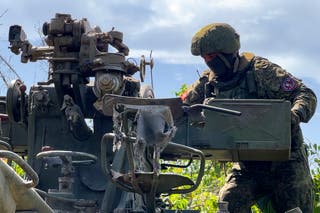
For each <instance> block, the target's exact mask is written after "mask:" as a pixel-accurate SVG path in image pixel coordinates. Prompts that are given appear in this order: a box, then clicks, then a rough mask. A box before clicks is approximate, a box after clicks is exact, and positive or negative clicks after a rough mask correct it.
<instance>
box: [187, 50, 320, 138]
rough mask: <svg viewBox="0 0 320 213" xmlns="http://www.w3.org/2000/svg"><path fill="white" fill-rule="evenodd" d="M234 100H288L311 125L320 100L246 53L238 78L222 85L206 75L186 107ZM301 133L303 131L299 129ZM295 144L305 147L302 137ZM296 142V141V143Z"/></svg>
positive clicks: (274, 67) (271, 65)
mask: <svg viewBox="0 0 320 213" xmlns="http://www.w3.org/2000/svg"><path fill="white" fill-rule="evenodd" d="M208 97H215V98H230V99H285V100H288V101H290V102H291V106H292V108H291V110H292V111H294V112H295V113H296V114H298V116H299V118H300V121H301V122H308V121H309V120H310V118H311V117H312V115H313V114H314V112H315V109H316V104H317V99H316V96H315V94H314V92H313V91H312V90H311V89H309V88H308V87H306V86H305V85H304V84H303V83H302V81H301V80H299V79H297V78H295V77H294V76H292V75H291V74H290V73H288V72H287V71H285V70H284V69H282V68H281V67H280V66H278V65H277V64H274V63H272V62H270V61H268V60H267V59H265V58H262V57H259V56H254V55H253V54H251V53H243V54H242V55H241V56H240V63H239V67H238V70H237V72H236V74H235V77H234V78H233V79H231V80H230V81H228V82H218V81H217V80H216V79H215V76H214V73H213V72H212V71H210V70H206V71H204V72H203V73H202V76H201V77H200V79H198V80H197V81H196V82H195V83H194V84H193V85H192V86H191V87H189V88H188V91H187V95H186V96H185V99H184V103H185V104H188V105H190V104H195V103H202V102H203V101H204V100H205V98H208ZM299 132H300V129H299ZM292 136H293V141H296V142H298V141H299V142H298V144H301V141H302V135H301V134H297V137H298V138H296V137H295V136H294V135H292ZM294 138H296V139H294ZM294 144H296V143H294Z"/></svg>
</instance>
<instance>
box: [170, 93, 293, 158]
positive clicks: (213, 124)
mask: <svg viewBox="0 0 320 213" xmlns="http://www.w3.org/2000/svg"><path fill="white" fill-rule="evenodd" d="M208 104H209V105H212V106H216V107H221V108H227V109H232V110H237V111H240V112H241V113H242V115H241V116H235V115H229V114H223V113H219V112H212V111H208V110H204V115H205V117H206V118H205V126H204V127H203V128H199V127H192V126H190V125H189V124H188V123H189V121H186V122H182V123H180V124H178V125H177V127H178V132H177V134H176V137H175V138H174V139H173V142H176V143H182V144H185V145H188V146H191V147H194V148H198V149H200V150H202V151H203V152H204V153H205V154H206V156H207V157H208V158H212V159H216V160H219V161H283V160H288V159H289V157H290V146H291V136H290V135H291V134H290V132H291V115H290V108H291V105H290V102H288V101H284V100H266V99H252V100H248V99H246V100H242V99H209V100H208ZM184 136H187V137H186V139H183V137H184Z"/></svg>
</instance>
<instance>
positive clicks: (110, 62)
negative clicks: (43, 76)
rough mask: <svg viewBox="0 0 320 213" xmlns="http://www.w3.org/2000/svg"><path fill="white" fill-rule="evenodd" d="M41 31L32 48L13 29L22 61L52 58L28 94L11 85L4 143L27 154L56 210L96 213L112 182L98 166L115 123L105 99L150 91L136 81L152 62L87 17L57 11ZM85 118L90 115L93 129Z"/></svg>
mask: <svg viewBox="0 0 320 213" xmlns="http://www.w3.org/2000/svg"><path fill="white" fill-rule="evenodd" d="M42 31H43V34H44V35H45V36H46V37H45V42H46V44H47V46H41V47H35V46H33V45H32V44H31V43H30V42H29V41H28V40H27V37H26V34H25V33H24V31H23V29H22V27H21V26H19V25H13V26H11V27H10V29H9V42H10V50H11V51H12V52H13V53H15V54H21V62H23V63H27V62H29V61H30V62H35V61H38V60H47V61H48V63H49V78H48V81H46V82H39V83H38V84H37V85H34V86H32V87H31V89H30V91H29V93H28V94H27V91H26V86H25V85H24V84H23V82H22V80H20V79H17V80H15V81H13V82H12V83H11V85H10V87H9V89H8V92H7V96H6V99H5V100H3V101H2V102H1V103H2V105H1V106H3V107H2V112H3V113H7V115H8V120H5V119H3V122H2V126H3V129H5V131H4V134H3V137H6V138H7V141H6V142H7V143H6V142H4V144H7V145H8V147H10V149H12V150H13V151H14V152H16V153H19V154H20V155H21V156H27V161H28V163H29V165H31V166H32V168H33V170H35V171H36V173H37V174H38V176H39V180H38V181H37V182H39V184H38V185H37V188H38V189H41V190H42V191H44V192H43V193H45V194H46V195H45V196H46V199H47V202H48V203H49V205H50V206H51V207H52V208H53V209H60V210H66V211H75V209H92V211H93V212H94V211H95V209H96V210H98V209H99V208H100V207H101V204H102V202H103V201H102V200H103V199H102V198H103V196H104V194H106V193H105V188H106V185H107V184H108V181H107V180H106V178H105V177H104V176H103V175H102V171H101V166H100V158H99V156H100V140H101V138H102V136H103V134H104V133H106V132H111V131H112V126H113V123H112V118H111V117H106V116H104V115H103V114H102V113H101V111H102V108H101V107H102V106H101V100H102V97H103V96H104V95H105V94H118V95H122V96H134V97H145V96H146V97H148V96H153V91H152V89H151V88H150V87H148V86H144V85H140V81H138V80H136V79H135V78H133V75H134V74H135V73H136V72H138V71H139V70H142V72H141V74H140V76H141V78H142V80H143V79H144V74H145V66H146V64H147V62H146V61H145V59H144V58H143V60H142V61H141V63H140V67H138V66H137V65H135V64H133V63H131V62H129V61H128V60H126V58H125V56H127V55H128V54H129V48H128V47H127V46H126V45H125V44H124V43H123V34H122V33H121V32H119V31H115V30H113V29H112V30H111V31H109V32H102V31H101V29H100V28H99V27H94V28H92V27H90V25H89V22H88V21H87V20H86V19H81V20H76V19H72V18H71V16H70V15H69V14H56V16H55V17H54V18H52V19H51V21H50V22H48V23H47V22H46V23H44V24H43V28H42ZM111 47H113V49H115V52H111V51H110V49H111ZM149 64H150V66H152V65H153V63H152V61H151V62H149ZM4 108H6V110H4ZM85 119H90V120H92V128H91V127H89V126H88V124H87V122H86V121H85ZM48 152H49V153H48ZM112 155H113V153H112V152H110V153H108V156H112ZM72 158H75V159H79V160H78V161H77V160H73V159H72ZM95 162H96V163H95ZM91 164H93V165H91ZM58 180H59V181H58ZM118 194H119V193H118ZM114 196H115V197H116V199H119V196H120V195H114ZM50 198H51V199H50ZM54 198H56V199H54ZM59 198H60V199H59ZM57 200H58V201H59V202H57ZM115 203H116V202H115ZM112 205H116V204H112ZM79 211H80V210H79ZM84 211H85V212H87V210H84ZM88 211H89V210H88Z"/></svg>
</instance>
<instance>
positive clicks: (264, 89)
mask: <svg viewBox="0 0 320 213" xmlns="http://www.w3.org/2000/svg"><path fill="white" fill-rule="evenodd" d="M254 66H255V80H256V82H257V87H258V89H257V90H258V95H259V96H260V97H261V96H262V97H265V98H274V99H285V100H289V101H290V102H291V106H292V108H291V111H292V112H293V113H294V114H296V115H298V117H299V120H300V121H302V122H308V121H309V120H310V118H311V117H312V116H313V114H314V112H315V109H316V105H317V98H316V95H315V94H314V92H313V91H312V90H311V89H310V88H308V87H307V86H306V85H304V84H303V83H302V81H301V80H299V79H297V78H295V77H294V76H292V75H291V74H290V73H288V72H286V71H285V70H284V69H282V68H281V67H280V66H278V65H276V64H274V63H271V62H269V61H268V60H267V59H263V58H260V59H259V60H257V61H256V62H255V64H254Z"/></svg>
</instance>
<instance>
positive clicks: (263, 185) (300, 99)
mask: <svg viewBox="0 0 320 213" xmlns="http://www.w3.org/2000/svg"><path fill="white" fill-rule="evenodd" d="M239 49H240V36H239V35H238V33H237V32H236V31H235V30H234V29H233V28H232V27H231V26H230V25H228V24H224V23H214V24H209V25H207V26H205V27H203V28H202V29H200V30H199V31H198V32H197V33H196V34H195V35H194V37H193V38H192V45H191V53H192V54H193V55H196V56H201V57H202V58H203V59H204V61H205V63H206V64H207V66H208V67H209V68H210V69H209V70H206V71H204V72H203V73H202V75H201V77H200V79H199V80H198V81H196V82H195V83H194V84H193V85H192V86H191V87H190V88H189V89H188V91H187V94H185V95H184V96H183V97H184V98H183V99H184V103H185V104H195V103H202V102H204V101H205V99H206V98H208V97H214V98H228V99H285V100H288V101H290V102H291V104H292V109H291V115H292V116H291V118H292V119H291V130H292V132H291V140H292V141H291V157H290V160H289V161H284V162H263V161H250V162H249V161H242V162H239V163H235V164H234V166H233V168H232V171H231V174H229V176H228V177H227V178H226V183H225V185H224V186H223V187H222V188H221V189H220V192H219V200H220V201H227V202H229V211H230V212H235V213H242V212H251V210H250V209H251V208H250V207H251V206H252V205H254V204H255V203H256V202H257V201H258V200H259V199H260V198H262V197H267V198H268V199H269V200H270V201H271V203H272V206H273V208H274V210H275V211H276V212H285V211H287V210H290V209H293V208H296V207H300V209H301V210H302V212H306V213H307V212H308V213H309V212H310V213H311V212H312V211H313V192H312V178H311V175H310V170H309V166H308V159H307V153H306V149H305V146H304V144H303V137H302V132H301V129H300V126H299V123H300V122H308V121H309V120H310V118H311V117H312V116H313V114H314V112H315V109H316V103H317V99H316V96H315V94H314V92H313V91H312V90H311V89H309V88H308V87H306V86H305V85H304V84H303V83H302V81H301V80H299V79H297V78H295V77H294V76H292V75H291V74H290V73H288V72H286V71H285V70H284V69H282V68H281V67H280V66H278V65H277V64H274V63H272V62H270V61H269V60H267V59H265V58H262V57H259V56H255V55H254V54H252V53H242V54H241V55H240V54H239Z"/></svg>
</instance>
